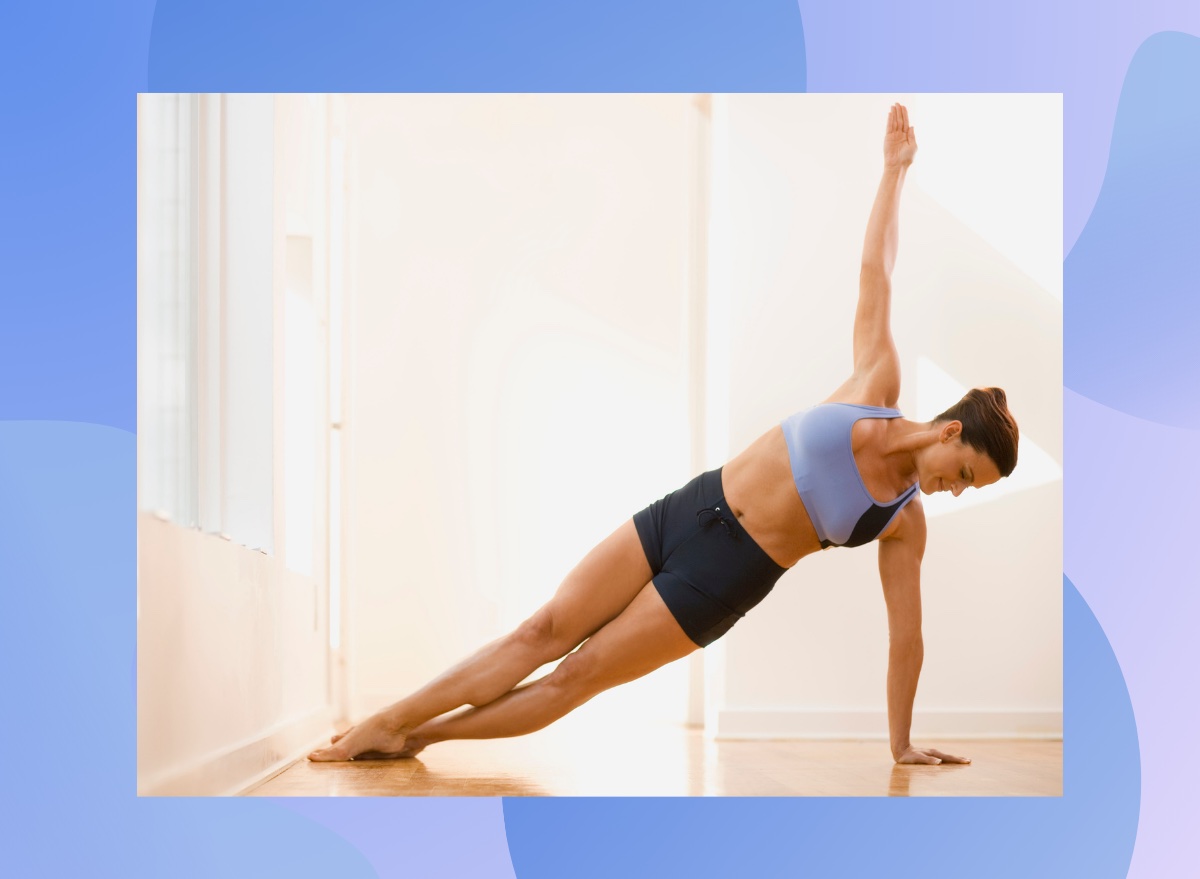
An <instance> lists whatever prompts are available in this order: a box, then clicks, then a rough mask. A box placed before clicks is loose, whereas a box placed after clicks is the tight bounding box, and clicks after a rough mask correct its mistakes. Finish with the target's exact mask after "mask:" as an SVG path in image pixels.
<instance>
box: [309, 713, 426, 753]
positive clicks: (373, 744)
mask: <svg viewBox="0 0 1200 879" xmlns="http://www.w3.org/2000/svg"><path fill="white" fill-rule="evenodd" d="M407 735H408V730H407V729H406V728H405V727H404V725H403V724H398V723H396V722H395V721H393V720H392V719H391V718H389V717H388V716H387V715H386V714H385V713H384V712H380V713H379V714H376V715H374V716H373V717H370V718H368V719H367V720H364V721H363V722H362V723H360V724H359V725H358V726H353V727H351V728H350V729H348V730H346V732H344V733H342V734H341V735H336V736H334V737H333V738H331V739H330V740H329V741H330V746H329V747H328V748H321V749H319V750H316V751H313V752H312V753H311V754H309V755H308V759H309V760H312V761H313V762H314V763H324V762H331V761H338V760H353V759H354V758H355V757H358V756H359V755H365V754H367V753H368V752H373V753H379V754H388V755H396V756H399V755H400V753H401V752H403V751H404V750H405V740H406V738H407Z"/></svg>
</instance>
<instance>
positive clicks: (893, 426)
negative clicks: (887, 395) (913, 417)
mask: <svg viewBox="0 0 1200 879" xmlns="http://www.w3.org/2000/svg"><path fill="white" fill-rule="evenodd" d="M888 427H889V430H888V438H887V442H886V444H885V445H884V449H883V454H884V457H886V458H887V459H888V460H889V461H894V462H895V465H896V466H897V467H898V468H899V469H900V472H901V476H902V477H903V478H904V479H905V480H908V479H911V478H912V476H913V474H914V473H916V472H917V455H918V454H919V453H920V452H921V451H922V450H923V449H927V448H929V447H930V446H932V445H934V444H935V443H936V442H937V438H938V431H937V428H935V427H934V423H933V422H932V421H909V420H908V419H907V418H894V419H892V420H891V421H889V422H888Z"/></svg>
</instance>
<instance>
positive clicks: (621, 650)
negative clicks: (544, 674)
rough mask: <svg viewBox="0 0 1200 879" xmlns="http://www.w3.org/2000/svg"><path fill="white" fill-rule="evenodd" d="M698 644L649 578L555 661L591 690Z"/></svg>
mask: <svg viewBox="0 0 1200 879" xmlns="http://www.w3.org/2000/svg"><path fill="white" fill-rule="evenodd" d="M699 649H700V648H699V646H698V645H697V644H696V643H695V642H694V641H692V639H691V638H689V637H688V636H687V634H686V633H685V632H684V631H683V629H682V628H681V627H680V625H679V623H678V622H677V621H676V620H675V617H674V616H673V615H672V613H671V611H670V610H669V609H668V608H667V606H666V604H665V603H664V602H663V600H662V597H661V596H660V595H659V594H658V590H656V589H655V588H654V584H653V583H650V584H647V585H646V586H644V587H643V588H642V589H641V591H640V592H638V594H637V596H636V597H635V598H634V599H633V601H631V602H630V603H629V606H628V607H626V608H625V610H623V611H621V613H620V614H618V615H617V617H616V619H614V620H611V621H610V622H608V623H607V624H605V625H604V626H602V627H601V628H600V630H599V631H598V632H596V633H595V634H594V635H592V637H591V638H589V639H588V640H587V641H586V642H584V645H583V646H582V647H580V648H579V650H577V651H576V652H575V653H572V654H571V655H570V656H568V657H567V658H566V659H565V660H563V663H562V664H560V665H559V668H558V669H556V672H563V673H565V674H566V676H567V677H568V678H570V679H572V680H574V681H575V682H576V683H577V684H578V685H579V686H580V688H581V690H583V691H584V692H585V695H587V696H589V697H590V696H591V695H594V694H595V693H599V692H600V691H602V690H607V689H608V688H609V687H615V686H617V685H618V684H624V683H627V682H628V681H632V680H634V679H636V678H640V677H641V676H642V675H645V674H649V673H650V672H652V671H654V670H655V669H656V668H660V667H661V666H664V665H666V664H667V663H669V662H674V661H675V660H676V659H682V658H683V657H684V656H687V655H688V654H689V653H691V652H692V651H693V650H699Z"/></svg>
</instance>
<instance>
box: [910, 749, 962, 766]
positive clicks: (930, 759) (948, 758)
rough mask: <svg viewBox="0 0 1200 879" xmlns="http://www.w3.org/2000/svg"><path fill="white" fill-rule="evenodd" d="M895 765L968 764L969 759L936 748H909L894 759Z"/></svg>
mask: <svg viewBox="0 0 1200 879" xmlns="http://www.w3.org/2000/svg"><path fill="white" fill-rule="evenodd" d="M896 762H897V763H970V762H971V760H970V758H969V757H955V756H954V755H953V754H946V753H943V752H942V751H939V750H937V749H936V748H911V747H910V748H909V749H908V750H907V751H905V752H904V753H903V754H901V755H900V756H899V757H897V758H896Z"/></svg>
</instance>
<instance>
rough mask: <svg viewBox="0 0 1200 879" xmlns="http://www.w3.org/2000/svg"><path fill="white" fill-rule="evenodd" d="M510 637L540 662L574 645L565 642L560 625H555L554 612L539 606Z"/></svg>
mask: <svg viewBox="0 0 1200 879" xmlns="http://www.w3.org/2000/svg"><path fill="white" fill-rule="evenodd" d="M512 637H513V639H514V640H515V641H516V642H517V643H519V644H521V645H523V646H524V647H525V648H527V649H528V650H529V651H530V652H531V653H533V654H534V656H536V657H537V659H538V660H539V662H540V663H545V662H551V661H552V660H555V659H558V658H559V657H560V656H563V655H564V654H566V653H567V652H568V651H570V650H571V649H572V648H574V647H575V646H576V645H575V644H567V643H566V641H565V639H564V636H563V633H562V631H561V627H560V626H558V625H556V621H555V619H554V612H553V611H552V610H551V609H550V608H548V607H543V608H541V609H540V610H538V611H537V613H535V614H534V615H533V616H531V617H529V619H527V620H525V622H523V623H521V625H519V626H517V628H516V630H515V631H514V632H513V634H512Z"/></svg>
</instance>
